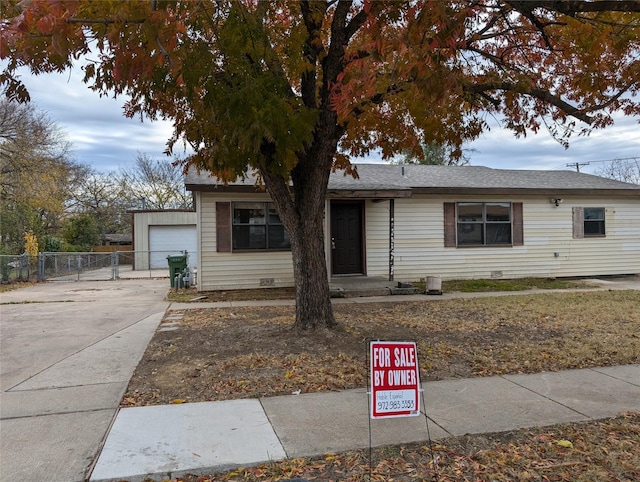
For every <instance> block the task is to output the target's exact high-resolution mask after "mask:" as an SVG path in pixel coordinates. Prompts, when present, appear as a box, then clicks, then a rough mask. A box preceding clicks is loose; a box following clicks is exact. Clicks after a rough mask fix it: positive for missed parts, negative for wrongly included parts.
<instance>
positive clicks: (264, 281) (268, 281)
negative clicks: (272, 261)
mask: <svg viewBox="0 0 640 482" xmlns="http://www.w3.org/2000/svg"><path fill="white" fill-rule="evenodd" d="M275 285H276V280H275V279H273V278H260V286H275Z"/></svg>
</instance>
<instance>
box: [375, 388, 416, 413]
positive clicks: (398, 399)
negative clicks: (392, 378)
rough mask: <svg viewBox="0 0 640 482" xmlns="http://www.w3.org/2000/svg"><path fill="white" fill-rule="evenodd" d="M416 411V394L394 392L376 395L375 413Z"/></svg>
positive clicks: (402, 391)
mask: <svg viewBox="0 0 640 482" xmlns="http://www.w3.org/2000/svg"><path fill="white" fill-rule="evenodd" d="M415 410H416V393H415V392H414V391H413V390H396V391H384V392H378V393H376V412H378V413H385V412H399V411H415Z"/></svg>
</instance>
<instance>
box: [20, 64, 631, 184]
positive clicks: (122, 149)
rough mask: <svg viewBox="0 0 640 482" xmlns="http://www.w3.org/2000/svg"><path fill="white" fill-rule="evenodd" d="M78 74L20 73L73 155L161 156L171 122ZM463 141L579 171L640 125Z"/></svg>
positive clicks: (488, 161) (120, 162) (619, 123)
mask: <svg viewBox="0 0 640 482" xmlns="http://www.w3.org/2000/svg"><path fill="white" fill-rule="evenodd" d="M82 76H83V73H82V71H81V70H80V69H79V68H75V69H74V70H72V71H71V72H66V73H63V74H47V75H42V76H38V77H34V76H31V75H30V74H28V73H27V74H25V75H24V76H23V80H24V82H25V84H26V86H27V88H28V89H29V92H30V94H31V98H32V101H33V102H34V104H35V105H36V106H37V107H38V108H41V109H43V110H45V111H47V112H48V113H49V115H50V116H51V118H52V119H53V120H54V121H55V122H56V123H57V124H58V125H59V127H61V128H62V129H63V130H64V131H65V132H66V133H67V135H68V138H69V140H70V141H71V142H72V143H73V144H74V147H75V156H76V159H77V160H78V161H80V162H82V163H84V164H89V165H92V166H93V167H95V168H96V169H98V170H101V171H105V172H106V171H111V170H115V169H117V168H118V167H120V166H124V165H125V164H127V163H130V162H133V160H134V159H135V157H136V156H137V154H138V153H144V154H149V155H151V156H153V157H154V158H163V157H164V154H163V151H164V149H165V148H166V142H167V140H168V139H169V137H170V136H171V133H172V128H171V124H170V123H169V122H166V121H156V122H151V121H149V120H145V121H144V122H140V119H139V118H135V119H129V118H126V117H125V116H124V115H123V108H122V106H123V105H124V103H125V101H126V98H125V97H121V98H118V99H115V100H114V99H113V98H107V97H102V98H101V97H100V96H99V95H98V94H97V93H96V92H93V91H91V90H90V89H89V88H88V87H87V86H86V85H85V84H83V83H82ZM467 147H469V148H472V149H475V150H476V151H474V152H470V153H469V157H470V159H471V164H472V165H484V166H488V167H493V168H499V169H544V170H547V169H571V167H567V164H572V163H573V164H575V163H576V162H579V163H586V162H590V164H589V165H588V166H582V167H581V171H583V172H593V171H594V169H596V168H597V167H598V165H601V164H600V163H598V162H596V161H602V160H610V159H618V158H627V157H636V156H640V126H639V125H638V118H627V117H624V116H618V117H616V124H615V125H614V126H611V127H609V128H607V129H604V130H599V131H594V132H592V133H591V135H590V136H587V137H573V138H572V139H571V142H570V147H569V149H567V150H565V149H564V147H563V146H562V145H560V144H559V143H558V142H556V141H555V140H554V139H553V138H552V137H551V135H550V134H549V133H548V132H547V131H546V130H544V129H541V131H540V132H539V133H538V134H535V135H534V134H530V135H528V136H527V137H526V138H520V139H516V138H515V137H514V135H513V133H511V132H510V131H507V130H504V129H502V128H500V127H499V126H498V124H497V123H495V124H494V125H493V126H492V128H491V130H489V131H487V132H485V133H484V134H483V135H482V136H481V137H480V138H479V139H478V140H476V141H475V142H473V143H471V144H470V145H469V146H467ZM178 154H179V152H178ZM375 161H378V162H380V161H379V160H377V159H375V157H368V158H367V159H366V160H365V162H375ZM360 162H362V161H360Z"/></svg>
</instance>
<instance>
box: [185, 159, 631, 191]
mask: <svg viewBox="0 0 640 482" xmlns="http://www.w3.org/2000/svg"><path fill="white" fill-rule="evenodd" d="M356 167H357V172H358V178H357V179H354V178H353V177H352V176H350V175H345V174H344V172H342V171H338V172H335V173H333V174H332V175H331V177H330V178H329V186H328V193H329V195H332V194H333V195H339V196H342V197H344V196H349V195H353V196H354V197H363V196H373V197H385V193H386V196H393V197H396V196H397V197H408V196H411V195H412V194H417V193H423V194H471V193H491V194H501V193H502V194H513V193H520V194H525V193H531V194H535V193H537V194H558V193H560V192H562V193H567V194H568V193H575V194H599V195H614V196H634V197H635V196H637V197H640V185H637V184H630V183H625V182H620V181H615V180H613V179H607V178H603V177H599V176H594V175H591V174H585V173H578V172H573V171H527V170H514V169H492V168H489V167H483V166H423V165H414V164H410V165H389V164H356ZM185 184H186V187H187V189H189V190H192V191H212V190H216V191H235V192H237V191H246V190H247V189H251V190H254V187H253V186H254V184H255V177H254V176H252V175H249V176H248V177H246V178H245V179H237V180H236V181H235V182H233V183H228V184H226V185H225V184H223V183H220V182H219V180H218V179H217V178H215V177H211V176H210V175H209V173H207V172H202V173H200V174H198V173H196V172H195V171H191V172H189V174H188V175H187V177H186V179H185Z"/></svg>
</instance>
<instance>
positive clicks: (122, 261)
mask: <svg viewBox="0 0 640 482" xmlns="http://www.w3.org/2000/svg"><path fill="white" fill-rule="evenodd" d="M176 254H177V253H176V252H175V251H166V252H165V251H114V252H107V253H96V252H91V253H51V252H47V253H39V254H38V256H29V255H28V254H23V255H16V256H13V255H11V256H9V255H0V280H1V281H2V283H11V282H16V281H29V280H31V281H109V280H117V279H142V278H168V277H169V275H170V268H169V264H168V260H167V257H168V256H175V255H176ZM181 254H186V255H187V257H188V253H185V252H183V253H181ZM189 270H190V274H191V276H192V279H193V280H194V281H195V267H194V266H193V265H189ZM194 281H193V282H194ZM193 282H192V283H193Z"/></svg>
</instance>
